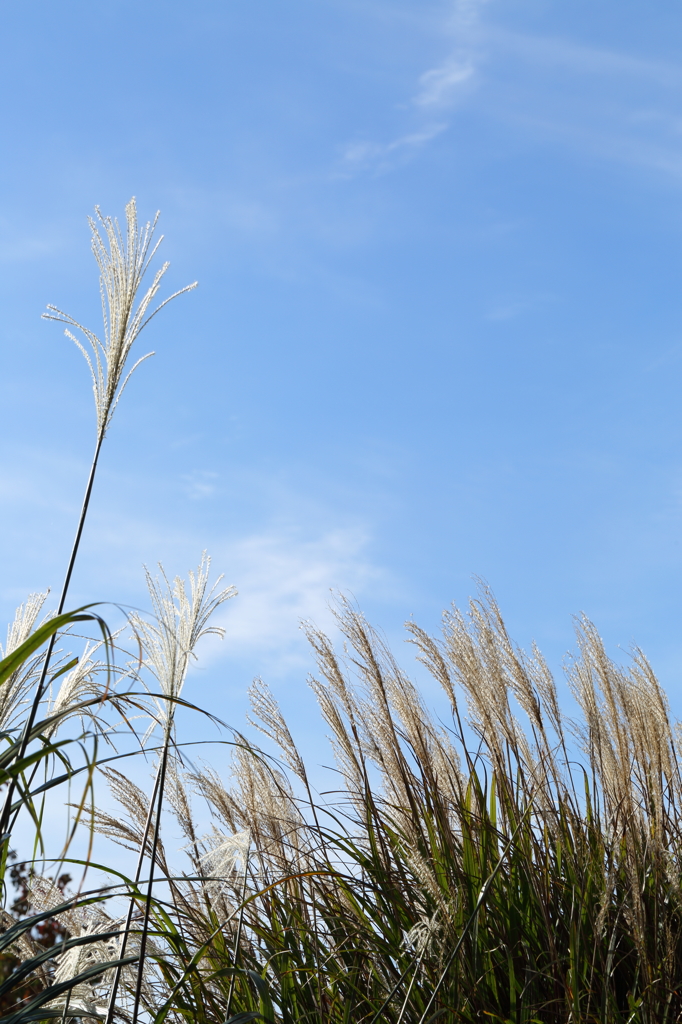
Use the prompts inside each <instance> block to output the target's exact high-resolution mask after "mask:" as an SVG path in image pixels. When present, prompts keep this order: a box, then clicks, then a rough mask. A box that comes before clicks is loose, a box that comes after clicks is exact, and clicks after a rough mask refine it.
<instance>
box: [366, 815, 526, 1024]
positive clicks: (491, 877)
mask: <svg viewBox="0 0 682 1024" xmlns="http://www.w3.org/2000/svg"><path fill="white" fill-rule="evenodd" d="M531 806H532V805H531V804H530V802H529V804H528V807H527V808H526V810H525V812H524V813H523V815H522V816H521V821H520V822H519V823H518V825H517V826H516V828H515V829H514V833H513V835H512V836H511V838H510V839H509V842H508V843H507V845H506V846H505V848H504V850H503V851H502V853H501V854H500V858H499V860H498V862H497V864H496V865H495V867H494V868H493V870H492V871H491V873H490V875H489V876H488V878H487V879H486V881H485V883H484V884H483V886H482V887H481V891H480V893H479V894H478V899H477V900H476V906H475V907H474V909H473V911H472V913H471V917H470V918H469V920H468V921H467V923H466V924H465V926H464V930H463V931H462V934H461V935H460V937H459V938H458V940H457V942H456V943H455V948H454V949H453V951H452V953H451V954H450V956H449V957H448V962H447V963H446V965H445V967H444V968H443V971H442V973H441V976H440V978H439V979H438V982H437V984H436V987H435V988H434V990H433V992H432V993H431V996H430V998H429V1001H428V1003H427V1004H426V1008H425V1010H424V1012H423V1014H422V1015H421V1017H420V1018H419V1024H424V1021H425V1020H426V1016H427V1014H428V1012H429V1010H430V1009H431V1007H432V1006H433V1004H434V1002H435V1000H436V996H437V995H438V993H439V991H440V989H441V986H442V984H443V982H444V981H445V978H446V977H447V973H448V971H449V970H450V968H451V967H452V964H453V963H454V960H455V957H456V956H457V954H458V953H459V951H460V949H461V947H462V943H463V942H464V940H465V938H466V937H467V935H468V934H469V929H470V928H471V926H472V924H473V923H474V921H475V920H476V918H477V917H478V915H479V912H480V909H481V907H482V906H483V901H484V899H485V898H486V896H487V895H488V890H489V889H490V886H491V885H492V884H493V882H494V880H495V877H496V875H497V872H498V871H499V870H500V868H501V867H502V864H503V863H504V861H505V859H506V856H507V854H508V853H509V851H510V850H511V848H512V846H513V845H514V840H515V839H516V837H517V835H518V834H519V831H520V830H521V826H522V825H523V823H524V822H525V820H526V817H527V815H528V812H529V811H530V810H531ZM382 1009H383V1007H382ZM374 1019H376V1018H374Z"/></svg>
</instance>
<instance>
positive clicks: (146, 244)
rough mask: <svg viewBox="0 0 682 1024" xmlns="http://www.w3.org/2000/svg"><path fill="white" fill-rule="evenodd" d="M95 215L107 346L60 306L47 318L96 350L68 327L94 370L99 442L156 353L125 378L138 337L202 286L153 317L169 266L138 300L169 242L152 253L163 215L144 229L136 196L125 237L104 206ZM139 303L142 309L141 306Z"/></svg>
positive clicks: (94, 242) (93, 229) (130, 205)
mask: <svg viewBox="0 0 682 1024" xmlns="http://www.w3.org/2000/svg"><path fill="white" fill-rule="evenodd" d="M95 213H96V217H95V218H92V217H90V218H88V219H89V223H90V230H91V232H92V251H93V253H94V256H95V259H96V260H97V265H98V267H99V271H100V294H101V299H102V317H103V320H104V340H103V341H102V340H101V339H100V338H99V337H98V335H97V334H95V332H94V331H91V330H90V329H89V328H87V327H84V326H83V324H81V323H79V322H78V321H77V320H75V319H74V318H73V317H72V316H70V315H69V314H68V313H64V312H62V310H60V309H58V308H57V307H56V306H48V307H47V308H48V310H49V312H48V313H43V317H44V318H45V319H47V320H57V321H59V322H61V323H66V324H69V325H70V326H71V327H75V328H76V329H77V330H79V331H81V332H82V333H83V335H84V336H85V338H86V341H87V344H88V345H89V347H90V351H88V349H87V348H86V347H85V346H84V345H83V344H82V343H81V342H80V341H79V340H78V338H76V337H75V335H73V334H72V333H71V331H70V330H69V329H68V328H67V329H66V331H65V334H66V335H67V337H69V338H71V340H72V341H74V342H75V343H76V345H77V346H78V348H79V349H80V350H81V352H82V353H83V355H84V356H85V359H86V361H87V364H88V366H89V368H90V374H91V375H92V390H93V393H94V396H95V410H96V413H97V438H98V440H99V441H101V440H102V439H103V438H104V435H105V434H106V432H107V429H108V427H109V424H110V423H111V418H112V416H113V414H114V410H115V408H116V406H117V405H118V402H119V399H120V397H121V395H122V394H123V391H124V389H125V387H126V385H127V383H128V381H129V380H130V377H131V376H132V374H133V373H134V372H135V370H136V369H137V367H138V366H139V365H140V363H141V362H143V361H144V360H145V359H148V358H149V356H151V355H153V354H154V353H153V352H148V353H147V355H144V356H142V357H141V358H140V359H138V360H137V362H136V363H135V364H134V365H133V366H132V368H131V369H130V370H129V371H128V373H127V374H126V376H125V378H124V376H123V374H124V372H125V367H126V363H127V360H128V356H129V355H130V350H131V349H132V347H133V345H134V344H135V341H136V340H137V337H138V335H139V334H140V332H141V331H142V330H143V329H144V328H145V327H146V326H147V324H148V323H149V321H150V320H151V319H152V317H154V316H156V314H157V313H158V312H159V310H161V309H163V307H164V306H166V305H167V304H168V303H169V302H170V301H171V300H172V299H174V298H176V297H177V296H178V295H182V294H183V293H184V292H188V291H191V290H192V289H193V288H196V286H197V282H196V281H195V282H194V283H193V284H189V285H187V286H186V287H185V288H181V289H180V290H179V291H177V292H175V293H174V294H173V295H170V296H169V297H168V298H167V299H164V301H163V302H161V303H160V304H159V305H158V306H157V307H156V309H154V310H152V312H151V313H150V312H149V307H150V306H151V303H152V300H153V299H154V298H155V297H156V295H157V293H158V291H159V287H160V285H161V280H162V278H163V276H164V274H165V273H166V271H167V270H168V267H169V266H170V264H169V263H164V264H163V266H161V267H160V268H159V270H157V271H156V273H155V275H154V278H153V280H152V283H151V285H150V286H149V288H148V289H147V291H146V292H145V293H144V295H142V296H141V298H140V299H139V301H138V300H137V296H138V292H139V290H140V286H141V284H142V281H143V278H144V276H145V274H146V272H147V270H148V268H149V264H150V263H151V261H152V259H153V258H154V256H155V255H156V251H157V249H158V247H159V245H160V244H161V241H162V240H163V235H162V236H161V237H160V238H159V239H158V241H157V242H156V244H155V245H154V246H153V248H152V241H153V237H154V231H155V228H156V224H157V221H158V218H159V214H158V213H157V214H156V217H155V218H154V220H153V221H151V222H150V221H147V223H146V224H145V226H144V227H140V226H139V225H138V222H137V206H136V203H135V198H134V197H133V198H132V199H131V200H130V202H129V203H128V205H127V206H126V232H125V238H124V236H123V232H122V231H121V228H120V227H119V223H118V220H117V219H116V218H112V217H103V216H102V214H101V212H100V209H99V207H95ZM150 249H151V251H150ZM136 301H137V306H136V305H135V303H136Z"/></svg>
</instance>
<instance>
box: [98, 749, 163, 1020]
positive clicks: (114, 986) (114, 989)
mask: <svg viewBox="0 0 682 1024" xmlns="http://www.w3.org/2000/svg"><path fill="white" fill-rule="evenodd" d="M160 775H161V763H160V762H159V767H158V770H157V772H156V778H155V780H154V789H153V791H152V796H151V799H150V801H149V810H148V812H147V820H146V822H145V826H144V835H143V836H142V843H141V844H140V853H139V856H138V858H137V867H136V869H135V877H134V879H133V884H134V885H137V883H138V882H139V881H140V876H141V875H142V865H143V864H144V853H145V850H146V848H147V839H148V838H149V829H150V828H151V824H152V818H153V816H154V802H155V800H156V794H157V793H158V787H159V778H160ZM134 910H135V899H134V896H133V895H132V894H131V897H130V903H129V904H128V913H127V915H126V922H125V925H124V928H123V935H122V937H121V948H120V950H119V954H118V959H119V960H122V959H123V957H124V956H125V949H126V946H127V944H128V936H129V935H130V926H131V924H132V920H133V911H134ZM122 970H123V965H122V964H120V963H119V964H118V966H117V967H116V969H115V971H114V977H113V981H112V983H111V992H110V994H109V1005H108V1007H107V1016H106V1020H105V1024H111V1022H112V1020H113V1017H114V1012H115V1010H116V996H117V994H118V986H119V984H120V982H121V972H122Z"/></svg>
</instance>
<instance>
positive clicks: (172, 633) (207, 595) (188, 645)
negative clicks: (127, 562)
mask: <svg viewBox="0 0 682 1024" xmlns="http://www.w3.org/2000/svg"><path fill="white" fill-rule="evenodd" d="M159 568H160V570H161V576H160V578H159V577H157V578H156V579H155V578H154V577H153V576H152V575H151V573H150V572H149V570H147V569H145V573H146V576H147V587H148V588H149V595H150V597H151V600H152V607H153V610H154V616H155V620H156V621H155V622H147V621H146V620H145V619H143V618H142V617H141V616H140V615H138V614H137V613H135V614H133V615H131V616H130V619H129V621H130V624H131V625H132V627H133V629H134V631H135V634H136V636H137V638H138V639H139V641H140V644H141V645H142V649H143V651H144V653H145V656H146V662H147V665H148V666H149V668H150V669H151V671H152V672H153V673H154V675H155V676H156V679H157V681H158V683H159V686H160V687H161V692H162V694H163V695H164V696H165V697H171V698H174V697H179V696H180V693H181V691H182V687H183V685H184V683H185V678H186V676H187V672H188V670H189V666H190V662H191V659H192V658H193V657H194V656H195V655H194V648H195V647H196V645H197V643H198V642H199V640H200V639H201V638H202V637H204V636H208V635H209V634H214V635H216V636H220V637H222V636H224V633H225V631H224V630H223V629H221V628H220V627H219V626H209V624H208V621H209V619H210V617H211V615H212V614H213V612H214V611H215V610H216V608H218V606H219V605H221V604H222V603H223V602H224V601H227V600H229V598H231V597H234V596H235V594H236V593H237V591H236V590H235V588H234V587H226V588H225V589H224V590H220V591H219V590H218V589H217V588H218V584H219V583H220V581H221V580H222V576H219V577H218V579H217V580H216V582H215V583H214V584H213V586H212V587H211V589H210V590H208V577H209V572H210V568H211V559H210V558H209V557H208V555H207V554H206V552H204V553H203V555H202V556H201V562H200V563H199V567H198V569H197V571H196V573H194V572H190V573H189V592H188V591H187V586H186V584H185V581H184V580H183V579H181V578H180V577H179V576H176V577H175V579H174V580H173V583H172V584H171V582H170V581H169V579H168V577H167V576H166V574H165V572H164V571H163V567H162V566H159ZM158 706H159V712H160V716H161V720H162V721H164V722H165V723H166V724H167V725H170V723H171V721H172V719H173V705H172V703H171V702H168V701H160V702H158Z"/></svg>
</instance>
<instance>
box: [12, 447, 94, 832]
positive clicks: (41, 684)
mask: <svg viewBox="0 0 682 1024" xmlns="http://www.w3.org/2000/svg"><path fill="white" fill-rule="evenodd" d="M103 441H104V435H103V434H100V436H99V437H98V439H97V445H96V446H95V454H94V456H93V459H92V464H91V466H90V473H89V475H88V482H87V485H86V488H85V495H84V497H83V504H82V506H81V512H80V516H79V518H78V527H77V529H76V535H75V537H74V540H73V546H72V548H71V556H70V558H69V562H68V565H67V569H66V575H65V576H64V583H63V584H62V591H61V594H60V597H59V605H58V607H57V615H61V614H62V612H63V611H64V605H65V604H66V597H67V594H68V592H69V585H70V583H71V576H72V575H73V570H74V566H75V564H76V558H77V556H78V549H79V547H80V543H81V538H82V536H83V527H84V526H85V519H86V516H87V514H88V508H89V506H90V498H91V497H92V488H93V485H94V483H95V473H96V472H97V464H98V462H99V456H100V451H101V449H102V442H103ZM56 641H57V634H56V633H53V634H52V636H51V637H50V641H49V643H48V645H47V650H46V652H45V657H44V660H43V666H42V669H41V672H40V678H39V680H38V685H37V686H36V690H35V694H34V696H33V701H32V703H31V707H30V709H29V712H28V715H27V717H26V722H25V723H24V728H23V731H22V734H21V741H20V744H19V749H18V751H17V754H16V757H15V761H20V760H21V758H22V757H24V755H25V753H26V748H27V746H28V742H29V737H30V735H31V730H32V728H33V725H34V723H35V720H36V715H37V714H38V708H39V707H40V702H41V700H42V699H43V696H44V694H45V689H46V687H47V674H48V671H49V668H50V661H51V659H52V654H53V651H54V646H55V643H56ZM15 789H16V782H15V780H14V779H12V780H11V781H10V783H9V784H8V786H7V792H6V793H5V801H4V804H3V808H2V813H1V814H0V842H2V841H5V842H9V835H8V828H9V826H10V815H11V809H12V803H13V800H14V792H15ZM17 813H18V811H17Z"/></svg>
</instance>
